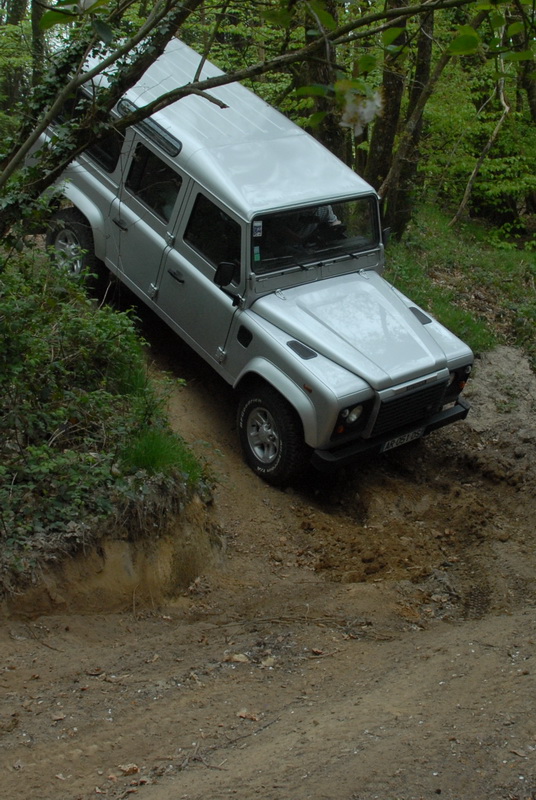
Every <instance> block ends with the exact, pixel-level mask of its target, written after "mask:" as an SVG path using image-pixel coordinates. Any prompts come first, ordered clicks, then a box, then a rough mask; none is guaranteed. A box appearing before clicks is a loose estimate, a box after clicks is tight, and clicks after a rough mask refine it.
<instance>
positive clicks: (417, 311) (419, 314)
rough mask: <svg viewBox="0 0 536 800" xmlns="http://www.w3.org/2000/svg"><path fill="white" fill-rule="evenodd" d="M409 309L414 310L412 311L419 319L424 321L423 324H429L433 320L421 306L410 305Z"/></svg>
mask: <svg viewBox="0 0 536 800" xmlns="http://www.w3.org/2000/svg"><path fill="white" fill-rule="evenodd" d="M409 310H410V311H412V312H413V313H414V314H415V316H416V317H417V319H418V320H419V322H422V324H423V325H428V323H429V322H431V321H432V320H431V319H430V317H428V316H427V315H426V314H425V313H424V311H421V309H420V308H415V306H410V307H409Z"/></svg>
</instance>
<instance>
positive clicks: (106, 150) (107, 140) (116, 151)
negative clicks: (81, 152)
mask: <svg viewBox="0 0 536 800" xmlns="http://www.w3.org/2000/svg"><path fill="white" fill-rule="evenodd" d="M124 140H125V135H124V133H119V132H118V131H115V130H114V131H112V133H110V134H109V135H108V136H105V137H104V139H101V141H100V142H97V143H96V144H92V145H91V147H88V149H87V150H86V153H87V155H88V156H90V158H92V159H93V161H96V162H97V164H99V165H100V166H101V167H102V168H103V169H104V170H106V172H113V171H114V170H115V168H116V166H117V162H118V161H119V156H120V155H121V149H122V147H123V142H124Z"/></svg>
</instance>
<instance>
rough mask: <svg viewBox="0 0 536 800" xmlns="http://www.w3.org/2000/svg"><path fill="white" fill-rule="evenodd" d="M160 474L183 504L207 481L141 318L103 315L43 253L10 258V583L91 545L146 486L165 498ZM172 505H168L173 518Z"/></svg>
mask: <svg viewBox="0 0 536 800" xmlns="http://www.w3.org/2000/svg"><path fill="white" fill-rule="evenodd" d="M143 442H145V445H143ZM151 442H152V444H151ZM144 452H145V455H144ZM140 470H143V472H141V473H140ZM158 475H165V480H164V481H163V482H164V483H165V486H166V489H165V491H166V493H167V494H168V495H169V487H170V481H171V483H173V481H174V482H175V484H176V494H177V496H178V495H179V494H180V493H181V487H182V489H183V490H185V489H186V488H187V487H191V486H193V485H195V484H196V482H198V481H199V480H201V478H202V469H201V467H200V466H199V464H198V463H197V462H196V460H195V458H194V457H193V456H192V454H191V453H190V451H189V450H188V448H187V447H186V445H185V444H184V442H182V440H180V439H179V437H177V436H176V435H175V434H174V433H173V432H172V431H171V430H170V429H169V427H168V425H167V422H166V418H165V414H164V409H163V401H162V398H161V396H160V395H159V393H158V392H157V389H156V388H155V386H154V385H153V384H151V382H150V381H149V380H148V378H147V375H146V367H145V356H144V350H143V343H142V342H141V341H140V339H139V338H138V336H137V333H136V330H135V327H134V323H133V320H132V319H131V316H130V315H129V314H128V313H120V312H117V311H114V310H112V309H111V308H109V307H102V308H97V307H96V305H95V303H94V302H93V301H92V300H91V299H89V298H88V296H87V295H86V293H85V292H84V289H83V283H82V282H81V281H80V280H77V279H75V278H73V276H70V275H68V274H67V273H65V272H64V271H62V270H56V269H54V267H53V266H51V264H50V262H49V260H48V259H47V258H46V257H45V256H44V255H43V254H42V253H41V254H40V253H38V252H37V251H30V252H26V253H25V254H23V255H17V256H16V257H14V256H11V257H10V258H9V259H8V258H4V261H3V262H0V565H1V568H2V572H3V584H4V586H5V585H7V584H9V582H10V576H11V579H12V577H13V573H14V572H21V571H27V570H30V571H31V569H32V566H33V563H34V561H35V558H36V557H37V553H38V552H39V553H40V554H41V555H43V554H45V557H54V556H55V554H56V555H57V552H58V551H69V550H72V549H73V548H75V547H78V546H80V545H81V544H84V543H87V541H88V540H90V539H91V537H92V536H94V535H95V531H96V530H98V529H99V527H102V521H103V520H104V519H106V518H113V515H114V511H115V509H117V508H118V507H121V508H123V507H124V504H125V499H126V500H127V501H128V503H129V504H131V500H132V485H133V481H134V478H135V483H136V485H137V486H138V488H139V486H140V485H141V484H143V482H144V480H148V481H150V483H151V486H152V489H151V491H152V492H153V494H154V485H155V481H154V478H153V477H151V476H158ZM144 476H145V477H144ZM141 494H142V495H143V492H142V493H141ZM183 494H184V492H183ZM140 496H141V495H140ZM172 506H173V503H171V504H170V503H169V502H168V501H166V503H165V507H166V509H167V510H170V508H171V507H172ZM121 513H122V512H121ZM127 523H128V521H127ZM47 554H48V555H47ZM1 587H2V578H1V577H0V589H1Z"/></svg>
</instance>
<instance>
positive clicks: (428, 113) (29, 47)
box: [0, 0, 536, 247]
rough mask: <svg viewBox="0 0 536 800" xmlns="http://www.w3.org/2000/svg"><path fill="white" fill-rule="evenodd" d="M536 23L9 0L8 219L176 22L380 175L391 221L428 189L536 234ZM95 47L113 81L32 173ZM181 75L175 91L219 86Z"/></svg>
mask: <svg viewBox="0 0 536 800" xmlns="http://www.w3.org/2000/svg"><path fill="white" fill-rule="evenodd" d="M535 31H536V27H535V7H534V2H533V0H532V1H531V2H525V0H523V1H520V0H513V1H510V2H494V1H490V0H483V1H482V2H468V0H444V2H441V0H437V2H431V1H430V0H426V2H424V3H413V4H410V5H404V3H403V0H388V1H387V2H381V3H378V2H368V3H365V2H341V1H339V2H337V0H305V2H304V1H302V0H283V1H282V2H281V1H280V0H261V1H259V0H241V1H240V2H236V1H233V0H222V1H221V2H207V0H188V1H187V2H186V3H183V4H179V3H177V2H176V0H156V3H152V2H132V1H131V0H112V2H105V0H96V2H91V0H81V2H80V3H79V4H78V5H76V4H73V3H71V2H70V0H60V2H58V3H57V4H55V5H54V10H51V6H49V5H47V4H46V3H43V2H41V0H2V6H1V9H0V133H1V136H2V141H3V142H4V143H8V146H7V147H6V148H5V153H4V159H3V163H2V167H3V173H2V177H1V178H0V192H1V195H0V196H1V197H2V198H3V208H4V214H3V227H4V230H3V232H4V233H6V231H7V228H8V227H9V226H12V225H13V224H14V223H16V221H17V218H20V216H21V214H23V213H24V214H27V213H28V208H29V205H32V204H33V203H34V202H35V200H36V198H37V197H38V196H39V194H40V193H41V191H42V190H43V189H44V188H46V185H47V184H48V183H50V182H51V181H53V180H54V179H55V178H56V177H57V174H58V170H61V169H63V168H64V166H65V164H66V163H67V162H68V161H69V159H70V158H72V156H73V155H74V154H75V153H76V152H78V151H79V150H80V149H82V148H83V147H84V146H86V145H87V143H88V142H89V141H91V140H94V139H95V137H97V136H99V135H100V136H102V135H105V133H106V128H107V125H108V124H109V123H108V111H109V109H110V108H111V107H112V106H113V105H114V103H115V102H116V100H117V98H118V97H119V96H120V94H121V93H122V92H123V91H124V90H125V88H126V87H127V86H129V85H131V84H132V83H133V82H134V81H135V80H136V79H137V78H138V77H139V75H140V74H141V73H142V72H143V70H144V69H145V68H146V66H147V65H148V63H150V62H151V61H152V60H153V59H154V58H155V57H157V55H158V54H159V52H161V50H162V49H163V47H164V46H165V43H166V42H167V41H168V40H169V38H171V36H174V35H178V36H179V37H180V38H182V39H183V40H185V41H186V42H187V43H188V44H190V45H191V46H193V47H194V48H195V49H197V50H198V51H199V52H200V53H203V54H204V55H206V56H207V57H209V58H210V60H212V61H214V62H216V63H217V64H218V65H219V66H220V67H222V68H223V69H224V70H225V71H226V72H227V74H228V77H227V78H226V80H232V79H234V78H235V77H238V78H241V79H245V80H246V81H247V82H248V83H249V84H250V85H251V86H252V88H254V89H255V91H257V92H259V93H260V94H261V95H263V96H264V97H265V98H266V99H267V100H268V101H269V102H271V103H273V104H274V105H276V106H278V107H279V108H280V109H281V110H282V111H284V112H285V113H286V114H287V115H289V116H290V117H291V118H293V119H294V120H295V121H297V122H298V123H299V124H300V125H303V126H304V127H306V128H307V129H308V130H310V131H311V133H313V135H314V136H316V137H318V138H319V139H320V140H321V141H322V142H323V143H324V144H325V145H326V146H327V147H329V148H330V149H331V150H332V151H333V152H335V153H336V154H337V155H338V156H339V157H341V158H342V159H343V160H344V161H346V162H347V163H348V164H349V165H351V166H352V167H354V168H355V169H356V170H357V171H358V172H359V173H360V174H361V175H363V176H364V177H365V178H366V179H367V180H368V181H369V182H370V183H371V184H372V185H373V186H375V188H377V189H378V190H379V191H380V194H381V196H382V198H383V206H384V216H385V221H386V224H387V225H388V226H390V227H391V228H392V230H393V232H394V233H395V235H400V234H402V233H403V231H404V230H405V228H406V226H407V224H408V222H409V221H410V219H411V216H412V210H413V208H414V207H415V204H416V203H419V202H422V201H424V200H428V201H432V202H433V203H439V204H441V205H443V206H444V207H445V208H446V209H448V212H449V213H451V215H452V222H453V224H455V223H456V222H458V220H460V219H464V218H465V217H466V216H467V215H474V216H479V217H482V218H485V219H487V220H488V221H489V222H490V223H491V224H492V226H493V228H494V232H493V236H494V237H495V239H496V240H497V241H505V242H511V241H512V240H513V239H515V238H516V237H517V239H518V242H521V243H523V244H524V246H526V247H527V246H528V247H531V246H534V241H535V240H534V232H535V230H536V226H535V225H534V219H535V217H534V214H535V212H536V177H535V173H536V170H535V166H536V164H535V159H536V128H535V126H534V122H535V120H536V70H535V63H534V57H535ZM134 46H135V48H136V49H135V50H134V49H133V48H134ZM92 51H98V52H100V53H101V55H102V56H103V58H106V60H107V63H110V62H113V61H115V64H116V68H117V71H116V78H115V80H114V81H113V82H112V86H111V88H110V89H109V90H108V91H107V92H102V93H101V95H99V97H97V98H95V102H94V103H93V104H92V105H91V107H89V106H88V107H86V108H80V109H79V113H78V114H77V115H76V117H75V119H74V120H73V121H72V123H71V124H70V125H67V124H66V125H65V126H64V129H63V131H62V135H61V141H55V142H54V150H53V152H49V153H48V154H45V153H43V154H42V159H41V163H40V164H39V168H38V171H37V173H36V172H35V171H34V173H33V174H28V173H26V174H25V173H24V171H21V167H22V164H23V159H24V157H25V155H26V153H27V150H28V149H29V147H31V146H32V145H33V144H34V140H35V137H36V136H37V135H38V133H40V132H41V130H42V129H43V126H46V124H48V122H49V121H50V119H51V118H53V117H54V116H55V113H57V111H58V109H59V108H61V106H62V105H64V104H65V102H66V100H68V98H69V96H71V97H72V96H73V93H74V91H75V89H76V88H78V87H79V86H80V85H81V84H82V83H83V82H84V78H83V77H82V76H81V75H80V68H81V65H82V64H83V62H84V60H85V58H86V56H87V54H88V53H90V52H92ZM177 89H178V91H177V95H176V96H177V97H179V98H180V97H181V96H184V94H187V93H188V92H189V91H192V90H196V91H202V90H206V91H208V92H210V85H206V86H204V85H201V84H199V86H190V87H177ZM169 99H171V98H169ZM148 112H149V109H147V110H146V112H145V113H148ZM143 113H144V112H140V113H139V114H138V118H139V116H143ZM132 121H134V120H133V119H130V118H129V119H126V118H125V119H123V120H122V123H123V124H124V125H127V124H129V123H130V122H132ZM9 137H13V139H12V141H11V142H10V140H9ZM21 204H22V205H21ZM24 209H26V211H24Z"/></svg>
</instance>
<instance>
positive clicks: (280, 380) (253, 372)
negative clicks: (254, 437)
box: [233, 356, 317, 447]
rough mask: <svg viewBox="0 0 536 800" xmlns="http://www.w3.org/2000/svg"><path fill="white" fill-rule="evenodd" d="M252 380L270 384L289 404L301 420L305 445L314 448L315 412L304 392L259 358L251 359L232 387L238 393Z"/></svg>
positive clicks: (274, 367) (279, 371)
mask: <svg viewBox="0 0 536 800" xmlns="http://www.w3.org/2000/svg"><path fill="white" fill-rule="evenodd" d="M252 378H259V379H261V380H263V381H264V382H265V383H268V384H270V386H272V387H273V388H274V389H276V390H277V391H278V392H279V394H280V395H282V396H283V397H284V398H285V400H287V401H288V402H289V403H290V405H291V406H292V407H293V408H294V410H295V411H296V413H297V414H298V416H299V418H300V420H301V423H302V426H303V436H304V439H305V442H306V444H308V445H311V446H312V447H314V446H315V441H316V436H317V419H316V410H315V407H314V405H313V402H312V400H311V398H310V397H309V395H308V394H307V392H306V390H305V389H303V388H301V387H300V386H298V385H297V384H296V383H294V381H292V380H291V379H290V378H289V377H288V375H285V373H284V372H282V371H281V370H280V369H279V368H278V367H277V366H276V365H275V364H273V363H272V362H271V361H269V360H268V359H266V358H262V357H260V356H257V357H256V358H253V359H252V360H251V361H250V362H249V363H248V364H247V365H246V366H245V367H244V369H243V370H242V371H241V373H240V374H239V376H238V378H237V379H236V381H235V383H234V384H233V386H234V388H235V389H236V390H237V391H240V388H241V386H244V385H245V384H246V383H247V382H248V381H250V380H251V379H252Z"/></svg>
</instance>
